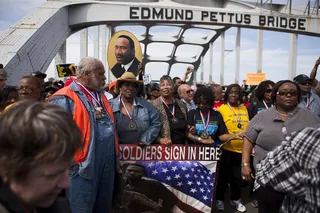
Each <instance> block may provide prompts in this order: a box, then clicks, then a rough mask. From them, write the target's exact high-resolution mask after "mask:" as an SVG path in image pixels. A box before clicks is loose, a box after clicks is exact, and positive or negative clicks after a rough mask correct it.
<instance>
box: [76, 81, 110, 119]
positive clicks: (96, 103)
mask: <svg viewBox="0 0 320 213" xmlns="http://www.w3.org/2000/svg"><path fill="white" fill-rule="evenodd" d="M76 83H77V84H78V86H79V87H80V89H81V90H82V92H84V93H85V94H86V96H87V98H88V100H89V102H90V103H91V105H92V106H93V108H94V114H95V116H96V119H100V118H102V117H104V116H106V114H107V113H106V111H105V109H104V108H103V106H102V104H101V100H100V97H99V94H98V93H97V92H94V93H93V92H90V91H89V90H88V89H87V88H86V87H85V86H83V85H82V84H81V83H80V82H76ZM90 98H91V100H90Z"/></svg>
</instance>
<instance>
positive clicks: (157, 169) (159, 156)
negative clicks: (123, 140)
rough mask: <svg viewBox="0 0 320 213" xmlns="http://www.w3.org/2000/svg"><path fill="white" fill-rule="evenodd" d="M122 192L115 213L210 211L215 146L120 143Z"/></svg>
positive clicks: (216, 149)
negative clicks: (143, 145) (144, 145)
mask: <svg viewBox="0 0 320 213" xmlns="http://www.w3.org/2000/svg"><path fill="white" fill-rule="evenodd" d="M120 150H121V156H120V164H121V165H122V170H123V178H124V183H123V188H124V189H123V192H122V199H121V201H122V202H121V204H119V205H118V208H119V209H118V211H117V212H126V213H129V212H130V213H137V212H159V213H160V212H174V213H178V212H211V211H212V207H213V200H214V199H213V198H214V192H215V176H216V167H217V162H218V159H219V157H218V156H219V155H218V151H219V148H218V147H213V146H193V145H173V146H171V147H165V146H163V145H150V146H146V147H140V146H138V145H129V144H128V145H120Z"/></svg>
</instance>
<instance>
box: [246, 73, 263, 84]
mask: <svg viewBox="0 0 320 213" xmlns="http://www.w3.org/2000/svg"><path fill="white" fill-rule="evenodd" d="M265 80H266V74H265V73H247V76H246V84H247V85H259V84H260V83H261V82H262V81H265Z"/></svg>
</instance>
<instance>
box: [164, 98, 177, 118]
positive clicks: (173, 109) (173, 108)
mask: <svg viewBox="0 0 320 213" xmlns="http://www.w3.org/2000/svg"><path fill="white" fill-rule="evenodd" d="M160 99H161V101H162V103H164V105H166V107H167V108H168V109H169V111H170V113H171V115H172V119H171V121H172V123H175V124H176V123H178V118H176V117H175V116H174V113H175V105H174V103H173V107H172V111H171V110H170V108H169V106H168V104H167V103H166V102H165V101H164V100H163V99H162V97H161V96H160Z"/></svg>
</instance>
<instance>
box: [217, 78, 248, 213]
mask: <svg viewBox="0 0 320 213" xmlns="http://www.w3.org/2000/svg"><path fill="white" fill-rule="evenodd" d="M241 96H242V92H241V87H240V86H239V85H238V84H231V85H229V86H228V88H227V90H226V92H225V95H224V103H225V104H223V105H222V106H220V107H219V109H218V112H220V113H221V115H222V117H223V121H224V122H225V125H226V127H227V129H228V133H229V134H232V135H234V137H233V138H232V139H231V140H229V141H227V142H226V143H224V144H222V146H221V149H222V155H221V157H220V167H219V174H218V184H217V194H216V209H217V210H224V194H225V191H226V189H227V188H228V184H230V190H231V193H230V203H231V205H233V206H235V207H236V209H237V210H238V211H239V212H245V211H246V207H245V206H244V205H243V204H242V202H241V186H240V184H241V181H242V180H241V153H242V143H243V138H242V137H243V134H244V132H245V130H246V128H247V126H248V124H249V115H248V111H247V108H246V107H245V106H243V105H242V104H240V101H241V100H242V97H241Z"/></svg>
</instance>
